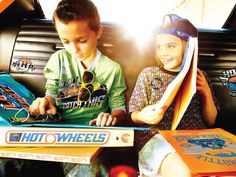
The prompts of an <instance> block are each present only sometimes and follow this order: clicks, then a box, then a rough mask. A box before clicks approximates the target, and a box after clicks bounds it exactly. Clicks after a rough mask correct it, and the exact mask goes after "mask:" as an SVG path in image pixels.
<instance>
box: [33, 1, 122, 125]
mask: <svg viewBox="0 0 236 177" xmlns="http://www.w3.org/2000/svg"><path fill="white" fill-rule="evenodd" d="M53 23H54V25H55V28H56V30H57V32H58V34H59V37H60V39H61V41H62V43H63V45H64V47H65V49H62V50H59V51H57V52H55V53H54V54H53V55H52V56H51V58H50V59H49V61H48V63H47V65H46V66H45V68H44V75H45V77H46V79H47V82H46V96H45V97H44V98H38V99H37V100H36V101H34V102H33V103H32V105H31V106H30V109H29V110H30V112H31V114H33V115H36V114H46V113H50V114H55V113H56V112H57V111H58V110H59V111H60V112H61V114H62V117H63V119H64V122H65V123H79V124H90V125H93V124H96V125H97V126H113V125H116V124H117V123H120V122H121V121H122V120H123V119H124V117H125V112H126V111H125V97H124V91H125V89H126V85H125V80H124V76H123V73H122V70H121V67H120V65H119V64H118V63H116V62H114V61H112V60H110V59H109V58H108V57H107V56H105V55H103V54H102V53H101V52H100V51H99V50H98V49H97V40H98V39H99V38H100V37H101V35H102V30H103V27H102V25H101V24H100V18H99V14H98V11H97V8H96V6H95V5H94V4H93V3H92V2H91V1H90V0H62V1H61V2H59V4H58V6H57V8H56V10H55V12H54V14H53ZM109 110H111V113H109Z"/></svg>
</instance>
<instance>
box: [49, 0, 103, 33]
mask: <svg viewBox="0 0 236 177" xmlns="http://www.w3.org/2000/svg"><path fill="white" fill-rule="evenodd" d="M56 19H58V20H59V21H60V22H62V23H65V24H67V23H69V22H71V21H74V20H78V21H87V22H88V26H89V28H90V29H91V30H92V31H94V32H95V33H97V32H98V31H99V28H100V17H99V13H98V10H97V7H96V6H95V5H94V3H93V2H92V1H90V0H62V1H60V2H59V4H58V5H57V8H56V10H55V11H54V13H53V17H52V20H53V23H54V25H55V26H56V23H55V20H56Z"/></svg>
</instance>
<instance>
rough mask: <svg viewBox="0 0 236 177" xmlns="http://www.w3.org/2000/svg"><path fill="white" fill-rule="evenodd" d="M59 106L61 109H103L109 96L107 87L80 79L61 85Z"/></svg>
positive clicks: (76, 78)
mask: <svg viewBox="0 0 236 177" xmlns="http://www.w3.org/2000/svg"><path fill="white" fill-rule="evenodd" d="M59 87H60V89H59V96H58V98H57V104H58V106H59V108H60V109H75V108H91V107H93V108H94V107H96V108H100V107H102V103H103V101H104V100H105V98H106V96H107V87H106V85H104V84H102V83H99V82H96V81H92V82H81V81H80V78H79V77H75V78H72V79H70V80H67V81H65V82H62V83H60V84H59Z"/></svg>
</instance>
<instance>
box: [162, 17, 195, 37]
mask: <svg viewBox="0 0 236 177" xmlns="http://www.w3.org/2000/svg"><path fill="white" fill-rule="evenodd" d="M158 34H172V35H175V36H178V37H180V38H181V39H183V40H188V37H189V36H191V37H197V29H196V28H195V26H194V25H193V24H192V23H191V22H190V21H189V20H187V19H185V18H181V17H179V16H178V15H176V14H168V15H165V16H164V18H163V22H162V25H161V28H160V30H159V31H158Z"/></svg>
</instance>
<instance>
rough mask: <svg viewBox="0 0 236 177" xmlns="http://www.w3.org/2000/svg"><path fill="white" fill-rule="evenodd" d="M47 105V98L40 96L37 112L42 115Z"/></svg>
mask: <svg viewBox="0 0 236 177" xmlns="http://www.w3.org/2000/svg"><path fill="white" fill-rule="evenodd" d="M47 105H48V100H47V99H45V98H40V104H39V113H40V114H42V115H44V114H46V107H47Z"/></svg>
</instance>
